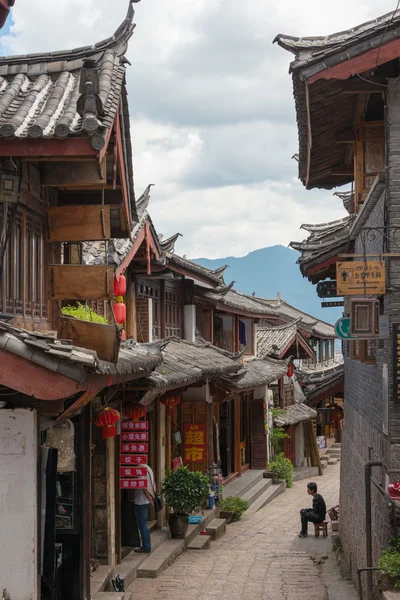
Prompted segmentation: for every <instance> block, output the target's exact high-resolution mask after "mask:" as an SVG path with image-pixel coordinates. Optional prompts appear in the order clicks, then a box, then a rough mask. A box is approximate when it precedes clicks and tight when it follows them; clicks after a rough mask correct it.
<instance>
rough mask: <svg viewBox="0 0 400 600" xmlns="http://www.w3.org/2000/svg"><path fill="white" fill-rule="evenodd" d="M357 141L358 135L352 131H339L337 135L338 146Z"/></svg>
mask: <svg viewBox="0 0 400 600" xmlns="http://www.w3.org/2000/svg"><path fill="white" fill-rule="evenodd" d="M356 139H357V134H356V132H355V131H353V130H352V129H342V131H338V132H337V134H336V143H337V144H347V143H350V142H355V141H356Z"/></svg>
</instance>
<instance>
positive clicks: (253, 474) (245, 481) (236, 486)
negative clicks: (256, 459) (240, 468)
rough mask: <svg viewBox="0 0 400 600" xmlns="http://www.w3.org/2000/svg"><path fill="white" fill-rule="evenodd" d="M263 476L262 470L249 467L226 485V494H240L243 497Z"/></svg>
mask: <svg viewBox="0 0 400 600" xmlns="http://www.w3.org/2000/svg"><path fill="white" fill-rule="evenodd" d="M262 478H263V471H262V470H256V469H249V470H248V471H246V472H245V473H243V475H242V476H241V477H237V478H236V479H234V480H233V481H231V483H228V485H226V486H224V496H225V497H227V496H239V497H240V498H242V497H243V496H244V494H246V492H248V491H249V490H250V489H251V488H252V487H253V486H254V485H255V484H256V483H258V482H259V481H260V479H262Z"/></svg>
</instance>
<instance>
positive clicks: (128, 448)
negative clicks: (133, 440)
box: [121, 443, 149, 454]
mask: <svg viewBox="0 0 400 600" xmlns="http://www.w3.org/2000/svg"><path fill="white" fill-rule="evenodd" d="M148 447H149V446H148V444H126V443H122V444H121V454H129V453H133V454H145V453H147V449H148Z"/></svg>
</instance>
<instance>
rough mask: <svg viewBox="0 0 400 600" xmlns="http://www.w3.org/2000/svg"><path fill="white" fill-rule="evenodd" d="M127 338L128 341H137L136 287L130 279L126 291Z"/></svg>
mask: <svg viewBox="0 0 400 600" xmlns="http://www.w3.org/2000/svg"><path fill="white" fill-rule="evenodd" d="M125 301H126V337H127V339H132V340H137V321H136V286H135V283H134V282H130V281H129V279H128V286H127V289H126V296H125Z"/></svg>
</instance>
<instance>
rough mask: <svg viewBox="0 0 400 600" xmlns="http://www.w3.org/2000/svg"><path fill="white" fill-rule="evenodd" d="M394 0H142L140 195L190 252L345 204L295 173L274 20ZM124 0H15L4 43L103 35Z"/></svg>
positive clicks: (310, 20)
mask: <svg viewBox="0 0 400 600" xmlns="http://www.w3.org/2000/svg"><path fill="white" fill-rule="evenodd" d="M393 4H394V3H393V0H353V1H352V2H348V0H336V2H331V1H330V0H322V1H321V0H318V1H317V0H297V2H293V0H280V2H272V1H271V0H268V1H267V0H264V2H246V3H244V2H243V1H242V0H213V2H209V0H196V1H195V2H194V1H193V0H174V2H168V1H166V0H142V2H141V3H138V4H135V5H134V7H135V10H136V16H135V22H136V24H137V28H136V30H135V33H134V36H133V38H132V39H131V41H130V45H129V51H128V58H129V60H130V62H131V63H132V67H130V68H129V69H128V72H127V79H128V88H129V101H130V111H131V116H132V139H133V147H134V162H135V165H134V167H135V178H136V187H137V195H139V194H140V193H141V191H142V189H143V188H144V187H145V186H146V185H147V184H148V183H154V184H156V187H155V188H153V192H152V204H151V212H152V215H153V218H154V221H155V223H156V226H157V228H158V229H159V230H160V231H161V232H163V233H164V234H166V235H170V234H172V233H175V232H176V231H180V232H181V233H183V234H184V236H185V237H184V238H183V239H182V240H181V241H180V243H179V249H180V250H181V251H182V252H184V253H187V254H188V255H190V256H192V257H193V256H200V255H202V256H209V257H216V256H225V255H229V254H233V255H241V254H244V253H247V252H249V251H251V250H254V249H256V248H258V247H262V246H268V245H272V244H277V243H282V244H287V243H288V242H289V241H290V240H291V239H301V238H302V237H303V232H301V231H299V226H300V225H301V223H304V222H318V221H328V220H332V219H335V218H339V217H340V216H343V214H344V212H343V208H342V207H341V205H340V201H339V200H338V199H337V198H333V197H332V195H331V193H330V192H322V191H321V192H319V191H314V192H306V191H305V190H304V189H303V187H302V185H301V184H300V183H299V182H298V181H297V180H296V168H297V166H296V163H295V162H294V161H292V160H291V156H292V155H293V154H294V153H295V152H296V150H297V130H296V124H295V113H294V101H293V96H292V87H291V78H290V77H289V75H288V66H289V62H290V60H291V59H292V56H291V55H290V54H289V53H287V52H285V51H283V50H282V49H280V48H279V47H277V46H276V45H275V46H273V45H272V40H273V38H274V37H275V35H276V34H277V33H287V34H291V35H325V34H328V33H332V32H334V31H340V30H341V29H347V28H349V27H351V26H354V25H357V24H359V23H361V22H363V21H365V20H368V19H371V18H374V17H376V16H379V15H380V14H384V13H385V12H388V11H390V10H392V9H393V8H394V6H393ZM127 5H128V2H127V0H114V1H113V2H112V3H111V2H110V0H56V1H54V0H41V1H40V2H32V0H17V1H16V5H15V8H14V9H13V12H12V14H13V19H14V25H13V26H12V27H11V34H10V35H4V34H3V36H2V37H0V45H1V46H2V53H10V54H16V53H28V52H38V51H46V50H59V49H62V48H72V47H75V46H81V45H87V44H91V43H94V42H96V41H99V40H101V39H104V38H105V37H108V36H109V35H110V34H112V32H113V31H114V30H115V29H116V28H117V27H118V25H119V24H120V23H121V21H122V20H123V18H124V17H125V13H126V9H127Z"/></svg>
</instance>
